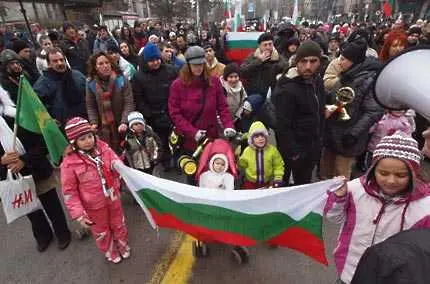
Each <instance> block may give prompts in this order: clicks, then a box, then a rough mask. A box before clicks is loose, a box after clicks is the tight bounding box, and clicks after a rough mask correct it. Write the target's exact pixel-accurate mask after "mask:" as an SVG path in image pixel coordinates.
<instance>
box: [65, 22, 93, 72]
mask: <svg viewBox="0 0 430 284" xmlns="http://www.w3.org/2000/svg"><path fill="white" fill-rule="evenodd" d="M63 31H64V40H62V41H61V43H60V47H61V49H62V50H63V52H64V54H65V56H66V58H67V60H68V62H69V65H70V68H71V69H74V70H78V71H79V72H81V73H82V74H84V75H86V74H87V62H88V59H89V58H90V55H91V50H90V46H89V43H88V41H87V40H86V39H84V38H81V36H80V35H79V33H78V31H77V29H76V27H75V26H74V25H73V24H71V23H65V24H64V25H63Z"/></svg>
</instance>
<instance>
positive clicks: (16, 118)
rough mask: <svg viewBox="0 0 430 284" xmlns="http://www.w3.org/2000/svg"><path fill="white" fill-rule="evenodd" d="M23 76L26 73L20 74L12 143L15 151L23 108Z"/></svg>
mask: <svg viewBox="0 0 430 284" xmlns="http://www.w3.org/2000/svg"><path fill="white" fill-rule="evenodd" d="M23 78H24V75H22V74H21V76H19V85H18V99H17V103H16V115H15V122H14V124H13V144H12V149H13V151H16V137H17V134H18V120H19V113H20V108H21V86H22V80H23Z"/></svg>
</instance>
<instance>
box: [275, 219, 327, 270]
mask: <svg viewBox="0 0 430 284" xmlns="http://www.w3.org/2000/svg"><path fill="white" fill-rule="evenodd" d="M267 243H269V244H273V245H279V246H285V247H289V248H292V249H295V250H298V251H300V252H302V253H304V254H306V255H307V256H310V257H312V258H313V259H315V260H316V261H318V262H320V263H322V264H324V265H328V261H327V257H326V256H325V247H324V241H323V240H321V239H319V238H317V237H315V236H314V235H312V234H311V233H309V232H308V231H306V230H304V229H303V228H299V227H293V228H288V229H287V230H285V231H284V232H283V233H281V234H280V235H278V236H276V237H274V238H273V239H270V240H269V241H267Z"/></svg>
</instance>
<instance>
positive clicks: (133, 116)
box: [127, 111, 146, 128]
mask: <svg viewBox="0 0 430 284" xmlns="http://www.w3.org/2000/svg"><path fill="white" fill-rule="evenodd" d="M127 122H128V127H129V128H131V127H132V126H133V124H135V123H141V124H143V125H145V124H146V121H145V118H144V117H143V114H141V113H140V112H138V111H132V112H130V113H129V114H128V115H127Z"/></svg>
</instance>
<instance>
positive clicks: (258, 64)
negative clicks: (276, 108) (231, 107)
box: [240, 33, 286, 112]
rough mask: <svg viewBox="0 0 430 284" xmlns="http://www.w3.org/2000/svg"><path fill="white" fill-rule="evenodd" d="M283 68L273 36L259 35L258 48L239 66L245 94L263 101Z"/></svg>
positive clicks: (284, 64)
mask: <svg viewBox="0 0 430 284" xmlns="http://www.w3.org/2000/svg"><path fill="white" fill-rule="evenodd" d="M285 67H286V63H285V62H284V61H283V60H282V59H281V57H280V56H279V53H278V51H277V50H276V49H275V48H274V46H273V36H272V35H271V34H270V33H264V34H261V35H260V37H259V38H258V48H257V49H256V50H255V52H254V53H253V54H252V55H251V56H249V57H248V58H247V59H246V61H245V62H244V63H243V64H242V65H241V66H240V72H241V74H242V77H243V80H244V83H245V89H246V92H247V94H248V95H249V96H252V95H259V96H261V97H262V98H263V100H262V101H264V99H265V98H266V96H267V91H268V90H269V87H274V86H275V84H276V75H277V74H279V73H282V71H283V69H284V68H285ZM257 112H258V110H257Z"/></svg>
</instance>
